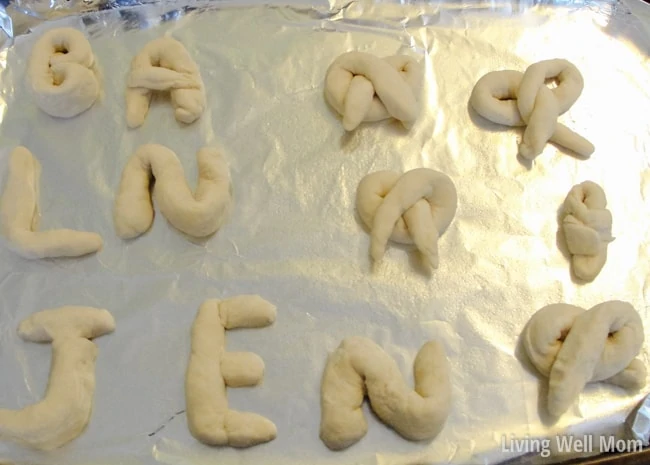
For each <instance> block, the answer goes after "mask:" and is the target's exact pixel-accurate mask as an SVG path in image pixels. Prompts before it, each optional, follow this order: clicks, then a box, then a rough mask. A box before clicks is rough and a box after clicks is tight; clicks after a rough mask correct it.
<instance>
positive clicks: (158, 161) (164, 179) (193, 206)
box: [113, 144, 232, 239]
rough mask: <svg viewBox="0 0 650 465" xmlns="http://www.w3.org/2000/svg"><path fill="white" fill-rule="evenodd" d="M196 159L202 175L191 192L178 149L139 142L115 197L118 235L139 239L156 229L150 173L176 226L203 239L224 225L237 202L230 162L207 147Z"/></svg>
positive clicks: (163, 209)
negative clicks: (233, 193) (232, 190)
mask: <svg viewBox="0 0 650 465" xmlns="http://www.w3.org/2000/svg"><path fill="white" fill-rule="evenodd" d="M196 158H197V162H198V167H199V176H198V178H199V179H198V183H197V186H196V190H195V192H194V193H192V191H191V190H190V188H189V187H188V185H187V182H186V181H185V173H184V171H183V166H182V165H181V163H180V161H179V160H178V158H177V157H176V154H175V153H174V152H172V151H171V150H169V149H168V148H167V147H164V146H162V145H158V144H145V145H142V146H140V148H139V149H138V150H137V151H136V152H135V153H134V154H133V156H131V158H130V159H129V161H128V162H127V164H126V166H125V167H124V171H123V172H122V180H121V181H120V187H119V190H118V193H117V196H116V198H115V205H114V210H113V219H114V222H115V229H116V231H117V234H118V236H120V237H122V238H124V239H129V238H134V237H137V236H139V235H141V234H143V233H144V232H145V231H147V230H148V229H149V228H150V227H151V224H152V223H153V218H154V211H153V205H152V202H151V195H150V193H149V184H150V182H151V177H153V178H154V179H155V187H154V194H155V197H156V202H157V203H158V205H159V207H160V211H161V212H162V214H163V215H165V218H167V220H168V221H169V222H170V223H171V224H172V226H174V227H175V228H176V229H178V230H179V231H182V232H184V233H185V234H188V235H189V236H192V237H197V238H201V237H206V236H209V235H211V234H213V233H214V232H216V231H217V230H218V229H219V228H221V226H222V225H223V224H224V223H225V221H226V220H227V219H228V217H229V214H230V209H231V204H232V196H231V184H230V172H229V170H228V165H227V164H226V161H225V160H224V158H223V156H222V155H221V153H220V151H219V150H218V149H215V148H210V147H204V148H202V149H201V150H199V152H198V153H197V156H196Z"/></svg>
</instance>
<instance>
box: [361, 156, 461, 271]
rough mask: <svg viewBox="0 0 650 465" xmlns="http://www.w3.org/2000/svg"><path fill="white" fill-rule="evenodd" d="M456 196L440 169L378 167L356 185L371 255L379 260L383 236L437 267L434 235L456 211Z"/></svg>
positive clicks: (441, 231)
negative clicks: (411, 246)
mask: <svg viewBox="0 0 650 465" xmlns="http://www.w3.org/2000/svg"><path fill="white" fill-rule="evenodd" d="M457 203H458V197H457V194H456V187H455V186H454V183H453V182H452V180H451V179H450V178H449V177H448V176H447V175H446V174H444V173H440V172H438V171H434V170H431V169H428V168H418V169H414V170H412V171H408V172H406V173H404V174H402V175H400V174H399V173H396V172H393V171H377V172H375V173H371V174H369V175H367V176H366V177H365V178H363V179H362V180H361V182H360V183H359V187H358V189H357V211H358V212H359V216H360V217H361V219H362V221H363V222H364V223H365V225H366V226H367V227H368V228H369V229H370V237H371V243H370V256H371V258H372V259H373V260H374V261H375V263H377V262H379V261H380V260H381V259H382V257H383V256H384V252H385V250H386V244H387V242H388V240H389V239H390V240H392V241H395V242H399V243H400V244H413V243H415V245H416V247H417V248H418V249H419V250H420V252H421V253H422V255H423V257H424V258H425V259H426V261H427V262H428V263H429V265H430V266H431V267H433V268H437V267H438V237H439V236H440V235H442V234H443V233H444V232H445V230H446V229H447V227H449V225H450V224H451V221H452V220H453V218H454V215H455V214H456V206H457Z"/></svg>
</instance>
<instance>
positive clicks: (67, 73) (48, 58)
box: [27, 28, 100, 118]
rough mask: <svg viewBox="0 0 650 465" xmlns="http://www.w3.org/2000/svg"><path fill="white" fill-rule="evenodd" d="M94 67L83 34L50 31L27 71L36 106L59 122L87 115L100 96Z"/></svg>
mask: <svg viewBox="0 0 650 465" xmlns="http://www.w3.org/2000/svg"><path fill="white" fill-rule="evenodd" d="M94 66H95V57H94V55H93V51H92V49H91V47H90V44H89V43H88V40H86V37H85V36H84V35H83V33H81V32H80V31H78V30H76V29H72V28H60V29H52V30H49V31H47V32H46V33H45V34H43V35H42V36H41V37H40V38H39V39H38V41H37V42H36V44H34V48H33V49H32V54H31V56H30V59H29V65H28V69H27V73H28V76H29V80H30V83H31V87H32V91H33V93H34V98H35V101H36V104H37V105H38V106H39V107H40V108H41V110H43V111H44V112H45V113H47V114H49V115H51V116H55V117H59V118H71V117H73V116H77V115H78V114H80V113H83V112H84V111H86V110H87V109H89V108H90V107H91V106H92V105H93V104H94V103H95V101H96V100H97V97H98V96H99V90H100V85H99V80H98V78H97V74H96V70H95V68H94Z"/></svg>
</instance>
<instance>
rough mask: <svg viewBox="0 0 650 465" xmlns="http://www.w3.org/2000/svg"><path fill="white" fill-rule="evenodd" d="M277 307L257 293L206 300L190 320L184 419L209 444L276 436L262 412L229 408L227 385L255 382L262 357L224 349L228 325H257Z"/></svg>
mask: <svg viewBox="0 0 650 465" xmlns="http://www.w3.org/2000/svg"><path fill="white" fill-rule="evenodd" d="M275 315H276V309H275V307H274V306H273V305H272V304H270V303H269V302H267V301H265V300H264V299H262V298H261V297H259V296H256V295H243V296H237V297H233V298H230V299H226V300H222V301H219V300H216V299H212V300H207V301H205V302H204V303H203V305H201V307H200V308H199V311H198V313H197V315H196V319H195V320H194V324H193V326H192V348H191V354H190V359H189V363H188V366H187V373H186V377H185V402H186V410H187V424H188V427H189V430H190V433H191V434H192V436H194V437H195V438H196V439H197V440H198V441H200V442H202V443H204V444H207V445H210V446H232V447H251V446H254V445H257V444H261V443H265V442H269V441H272V440H273V439H275V437H276V434H277V430H276V427H275V425H274V424H273V423H272V422H271V421H269V420H267V419H266V418H264V417H263V416H261V415H257V414H255V413H250V412H239V411H237V410H231V409H229V408H228V398H227V395H226V386H229V387H243V386H255V385H257V384H259V383H260V382H261V381H262V378H263V376H264V362H263V361H262V359H261V358H260V357H259V356H258V355H257V354H254V353H252V352H226V351H225V346H226V330H227V329H234V328H261V327H264V326H268V325H270V324H271V323H273V322H274V321H275Z"/></svg>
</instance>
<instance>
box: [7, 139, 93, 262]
mask: <svg viewBox="0 0 650 465" xmlns="http://www.w3.org/2000/svg"><path fill="white" fill-rule="evenodd" d="M40 175H41V165H40V163H39V162H38V160H36V158H34V156H33V155H32V154H31V152H30V151H29V150H27V149H26V148H25V147H16V148H15V149H14V150H13V152H12V153H11V155H10V157H9V175H8V177H7V182H6V184H5V187H4V191H3V193H2V196H1V197H0V218H1V220H2V235H3V236H4V237H5V239H6V244H7V246H8V247H9V248H10V249H11V250H13V251H14V252H16V253H17V254H18V255H20V256H22V257H23V258H27V259H36V258H54V257H79V256H82V255H87V254H90V253H94V252H97V251H98V250H99V249H101V247H102V238H101V236H99V234H95V233H90V232H83V231H73V230H71V229H54V230H50V231H38V220H39V210H38V202H39V199H38V197H39V183H40Z"/></svg>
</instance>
